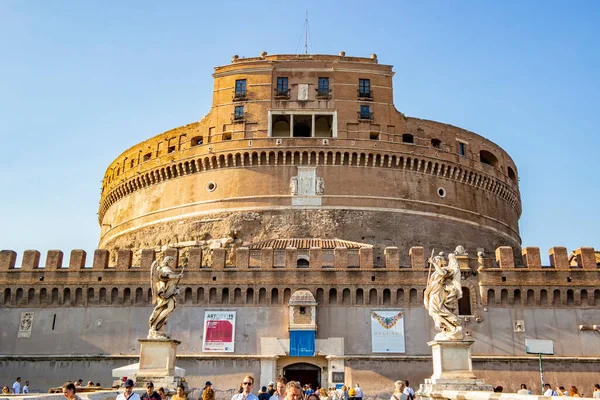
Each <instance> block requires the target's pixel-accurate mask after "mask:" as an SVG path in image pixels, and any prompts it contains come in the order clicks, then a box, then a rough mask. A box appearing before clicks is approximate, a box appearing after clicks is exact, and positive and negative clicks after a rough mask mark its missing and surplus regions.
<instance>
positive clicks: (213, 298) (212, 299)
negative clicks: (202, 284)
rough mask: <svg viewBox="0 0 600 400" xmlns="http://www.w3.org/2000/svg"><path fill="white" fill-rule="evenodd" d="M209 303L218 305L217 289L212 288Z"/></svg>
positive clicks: (209, 293) (209, 292)
mask: <svg viewBox="0 0 600 400" xmlns="http://www.w3.org/2000/svg"><path fill="white" fill-rule="evenodd" d="M208 302H209V304H217V303H218V301H217V289H215V288H211V289H210V290H209V291H208Z"/></svg>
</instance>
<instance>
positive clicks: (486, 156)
mask: <svg viewBox="0 0 600 400" xmlns="http://www.w3.org/2000/svg"><path fill="white" fill-rule="evenodd" d="M479 161H481V162H482V163H484V164H488V165H491V166H492V167H495V166H497V165H498V158H496V156H495V155H494V154H492V153H490V152H489V151H487V150H481V151H480V152H479Z"/></svg>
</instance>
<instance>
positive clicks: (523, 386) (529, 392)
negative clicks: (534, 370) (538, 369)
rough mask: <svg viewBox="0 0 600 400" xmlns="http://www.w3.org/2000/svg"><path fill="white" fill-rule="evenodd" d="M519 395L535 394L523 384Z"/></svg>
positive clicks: (518, 391) (518, 392)
mask: <svg viewBox="0 0 600 400" xmlns="http://www.w3.org/2000/svg"><path fill="white" fill-rule="evenodd" d="M517 394H533V393H531V390H529V389H527V385H526V384H524V383H521V389H519V390H517Z"/></svg>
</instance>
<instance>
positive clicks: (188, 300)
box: [135, 287, 193, 304]
mask: <svg viewBox="0 0 600 400" xmlns="http://www.w3.org/2000/svg"><path fill="white" fill-rule="evenodd" d="M140 289H141V288H140ZM135 297H136V299H135V300H136V301H135V302H136V303H137V300H138V299H137V297H138V296H137V290H136V294H135ZM141 297H142V291H141V290H140V300H141ZM192 301H193V299H192V288H191V287H188V288H185V294H184V295H183V302H184V304H191V303H192Z"/></svg>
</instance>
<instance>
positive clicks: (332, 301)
mask: <svg viewBox="0 0 600 400" xmlns="http://www.w3.org/2000/svg"><path fill="white" fill-rule="evenodd" d="M336 304H337V290H336V289H335V288H331V289H329V305H330V306H333V305H336Z"/></svg>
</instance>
